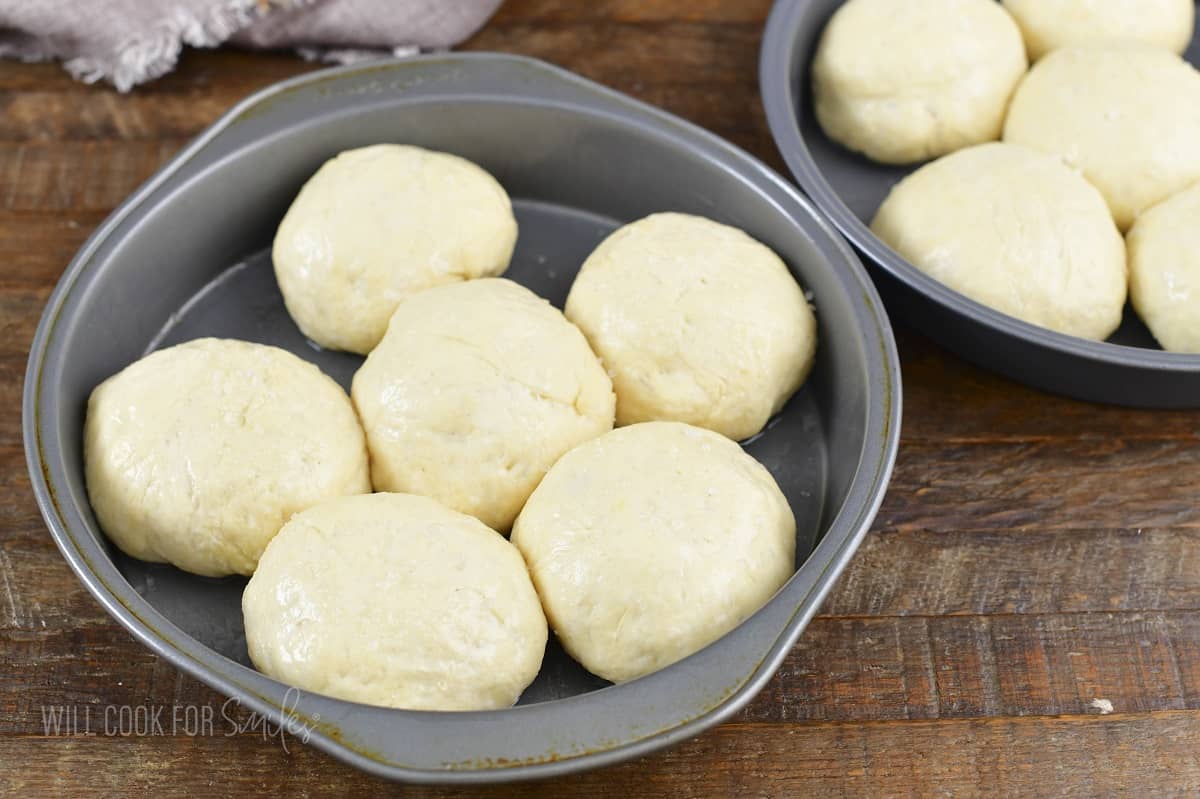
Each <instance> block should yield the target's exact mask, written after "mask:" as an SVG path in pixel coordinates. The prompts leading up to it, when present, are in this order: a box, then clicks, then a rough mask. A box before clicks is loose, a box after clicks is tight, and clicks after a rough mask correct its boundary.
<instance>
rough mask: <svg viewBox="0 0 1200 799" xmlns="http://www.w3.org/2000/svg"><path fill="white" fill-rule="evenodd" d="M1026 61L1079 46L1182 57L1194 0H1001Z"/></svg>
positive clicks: (1194, 8) (1190, 32) (1189, 29)
mask: <svg viewBox="0 0 1200 799" xmlns="http://www.w3.org/2000/svg"><path fill="white" fill-rule="evenodd" d="M1003 1H1004V7H1005V8H1006V9H1008V11H1009V13H1010V14H1012V15H1013V18H1014V19H1016V21H1017V25H1019V26H1020V28H1021V33H1022V34H1023V35H1024V37H1025V49H1027V50H1028V51H1029V57H1030V58H1031V59H1033V60H1037V59H1039V58H1041V57H1042V56H1044V55H1045V54H1046V53H1048V52H1050V51H1051V50H1057V49H1058V48H1060V47H1072V46H1075V45H1081V44H1105V43H1108V44H1111V43H1115V42H1125V43H1139V42H1140V43H1143V44H1148V45H1152V46H1154V47H1161V48H1163V49H1164V50H1170V51H1171V52H1174V53H1183V51H1184V50H1186V49H1187V46H1188V43H1189V42H1190V41H1191V40H1192V28H1193V26H1194V25H1195V16H1196V7H1195V5H1194V3H1195V0H1003Z"/></svg>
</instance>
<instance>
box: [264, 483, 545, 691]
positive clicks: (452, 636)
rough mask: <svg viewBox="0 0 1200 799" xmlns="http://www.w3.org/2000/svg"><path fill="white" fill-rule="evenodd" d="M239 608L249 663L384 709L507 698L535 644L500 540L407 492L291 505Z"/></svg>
mask: <svg viewBox="0 0 1200 799" xmlns="http://www.w3.org/2000/svg"><path fill="white" fill-rule="evenodd" d="M242 612H243V616H244V617H245V622H246V644H247V647H248V648H249V651H250V659H251V660H253V661H254V665H255V666H257V667H258V668H259V670H261V671H262V672H263V673H265V674H267V675H269V676H271V677H274V678H276V679H278V680H280V681H282V682H285V683H287V684H288V685H293V686H296V687H297V688H300V689H301V690H305V691H313V692H316V693H320V694H326V695H328V696H333V697H337V698H339V699H347V700H350V701H353V702H365V703H367V704H372V705H383V706H385V707H399V708H409V709H413V710H490V709H494V708H501V707H508V706H509V705H511V704H513V703H514V702H516V701H517V698H518V697H519V696H520V695H521V692H522V691H523V690H525V687H526V686H527V685H529V683H530V682H532V681H533V678H534V677H535V676H537V673H538V669H539V668H540V667H541V663H542V655H543V653H544V652H545V649H546V637H547V631H546V618H545V616H544V615H543V614H542V609H541V607H540V606H539V605H538V599H537V595H536V594H535V593H534V590H533V586H532V585H531V584H530V581H529V575H528V573H527V572H526V571H525V564H524V563H522V561H521V556H520V554H518V552H517V550H516V549H515V548H513V546H512V544H510V543H508V542H507V541H505V540H504V538H503V536H501V535H499V534H498V533H496V532H495V531H493V530H489V529H488V528H487V527H485V526H484V525H483V524H481V523H480V522H479V521H477V520H475V519H473V518H471V517H470V516H466V515H464V514H461V513H455V512H454V511H451V510H448V509H446V508H444V507H442V506H441V505H439V504H438V503H436V502H434V501H433V500H431V499H427V498H425V497H416V496H411V495H407V494H369V495H366V496H358V497H347V498H344V499H337V500H333V501H330V502H326V503H323V504H321V505H318V506H316V507H314V508H312V509H310V510H308V511H305V512H304V513H299V514H297V515H296V516H295V517H293V518H292V520H291V521H290V522H288V524H287V525H286V526H285V527H284V528H283V530H281V531H280V532H279V535H278V536H276V537H275V540H273V541H272V542H271V544H270V546H268V547H267V551H266V552H265V553H264V554H263V557H262V562H261V563H260V565H259V568H258V571H257V572H255V573H254V576H253V577H252V578H250V583H249V584H248V585H247V586H246V591H245V593H244V594H243V595H242Z"/></svg>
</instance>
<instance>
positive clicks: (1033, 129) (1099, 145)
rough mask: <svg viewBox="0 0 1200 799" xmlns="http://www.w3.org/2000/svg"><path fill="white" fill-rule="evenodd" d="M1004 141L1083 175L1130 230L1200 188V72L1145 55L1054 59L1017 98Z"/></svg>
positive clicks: (1104, 51) (1089, 51) (1116, 50)
mask: <svg viewBox="0 0 1200 799" xmlns="http://www.w3.org/2000/svg"><path fill="white" fill-rule="evenodd" d="M1004 140H1005V141H1008V142H1013V143H1014V144H1024V145H1027V146H1029V147H1034V148H1036V149H1039V150H1043V151H1045V152H1048V153H1053V154H1055V155H1057V156H1059V157H1061V158H1062V159H1063V160H1064V161H1066V163H1067V164H1068V165H1070V166H1073V167H1075V168H1077V169H1079V170H1080V171H1082V172H1083V174H1084V177H1086V178H1087V179H1088V180H1089V181H1091V182H1092V183H1093V184H1094V185H1095V186H1096V187H1097V188H1098V189H1100V192H1101V193H1102V194H1103V195H1104V198H1105V199H1106V200H1107V201H1108V205H1109V208H1110V209H1111V210H1112V214H1113V217H1114V218H1115V219H1116V220H1117V226H1118V227H1119V228H1121V230H1123V231H1124V230H1128V229H1129V226H1130V225H1132V224H1133V220H1134V219H1135V218H1136V217H1137V215H1138V214H1139V213H1141V212H1142V211H1143V210H1145V209H1146V208H1149V207H1150V206H1151V205H1154V204H1155V203H1157V202H1159V201H1161V200H1164V199H1166V198H1167V197H1168V196H1170V195H1172V194H1174V193H1175V192H1177V191H1180V190H1181V189H1183V188H1185V187H1186V186H1189V185H1191V184H1192V183H1193V182H1195V181H1196V180H1200V72H1197V71H1196V70H1195V69H1193V68H1192V67H1191V65H1189V64H1187V63H1186V62H1185V61H1183V60H1182V59H1181V58H1179V56H1177V55H1174V54H1173V53H1169V52H1167V51H1165V50H1156V49H1153V48H1149V47H1145V46H1137V45H1113V46H1109V47H1069V48H1064V49H1061V50H1055V51H1054V52H1052V53H1050V54H1049V55H1048V56H1046V57H1045V58H1043V59H1042V60H1041V61H1039V62H1038V63H1037V64H1036V65H1035V66H1034V68H1033V69H1031V70H1030V71H1029V75H1028V77H1026V78H1025V80H1024V81H1022V83H1021V85H1020V86H1019V87H1018V88H1017V92H1016V95H1015V96H1014V97H1013V101H1012V107H1011V109H1010V110H1009V115H1008V121H1007V122H1006V123H1005V127H1004Z"/></svg>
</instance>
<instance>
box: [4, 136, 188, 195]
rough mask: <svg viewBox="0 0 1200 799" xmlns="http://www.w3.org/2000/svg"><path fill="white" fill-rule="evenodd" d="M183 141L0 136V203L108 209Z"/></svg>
mask: <svg viewBox="0 0 1200 799" xmlns="http://www.w3.org/2000/svg"><path fill="white" fill-rule="evenodd" d="M184 143H185V141H184V140H182V139H165V138H164V139H158V140H148V141H136V142H125V141H103V140H102V141H67V142H64V141H53V142H45V141H33V142H0V208H2V209H5V210H9V211H72V212H92V211H110V210H112V209H113V208H114V207H116V206H117V205H118V204H119V203H120V202H121V201H122V200H124V199H125V197H126V196H128V195H129V194H130V193H131V192H133V190H134V189H136V188H137V187H138V186H139V185H141V183H142V182H143V181H145V180H146V178H148V177H150V175H152V174H154V172H155V170H157V169H158V168H159V167H160V166H162V165H163V164H165V163H166V162H167V161H168V160H169V159H170V158H171V156H173V155H174V154H175V153H176V152H178V151H179V149H180V148H182V147H183V145H184Z"/></svg>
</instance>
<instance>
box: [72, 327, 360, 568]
mask: <svg viewBox="0 0 1200 799" xmlns="http://www.w3.org/2000/svg"><path fill="white" fill-rule="evenodd" d="M84 460H85V465H86V470H87V485H88V494H89V495H90V497H91V501H92V508H93V510H95V512H96V518H97V519H98V520H99V522H100V526H101V527H103V528H104V532H105V533H107V534H108V537H109V538H111V539H112V541H113V542H114V543H115V544H116V545H117V546H118V547H120V548H121V550H122V551H124V552H125V553H127V554H129V555H132V556H133V557H135V558H140V559H141V560H148V561H155V562H166V563H173V564H174V565H176V566H178V567H179V568H181V569H184V570H186V571H189V572H194V573H196V574H203V575H208V576H212V577H218V576H221V575H227V574H251V573H253V572H254V567H255V566H256V565H257V564H258V558H259V556H260V555H261V554H262V551H263V548H264V547H266V545H267V542H268V541H270V540H271V538H272V537H273V536H274V535H275V534H276V533H277V532H279V528H280V527H282V526H283V524H284V522H286V521H287V520H288V519H289V518H290V517H291V515H292V514H293V513H296V512H297V511H302V510H304V509H305V508H308V507H311V506H313V505H315V504H317V503H318V502H322V501H324V500H327V499H332V498H333V497H340V496H343V495H345V494H361V493H363V492H366V491H370V490H371V484H370V481H369V480H368V472H367V450H366V446H365V445H364V442H363V432H362V428H360V427H359V424H358V419H357V418H355V416H354V408H353V407H352V406H351V405H350V398H349V397H347V396H346V392H344V391H342V389H341V387H340V386H338V384H337V383H335V382H333V380H331V379H330V378H328V377H326V376H325V375H324V374H322V373H321V371H320V370H319V369H317V367H315V366H313V365H312V364H310V363H308V362H306V361H302V360H300V359H299V358H297V357H296V356H295V355H292V354H291V353H288V352H285V351H283V350H281V349H278V348H276V347H267V346H264V345H262V344H250V343H248V342H245V341H233V340H229V339H214V338H205V339H198V340H196V341H190V342H188V343H186V344H180V345H178V346H176V347H170V348H168V349H164V350H159V351H157V352H153V353H151V354H150V355H147V356H146V357H145V358H142V359H141V360H140V361H137V362H136V363H133V364H132V365H130V366H128V367H126V368H125V369H124V370H122V371H121V372H118V373H117V374H116V375H114V376H113V377H110V378H109V379H108V380H106V381H104V382H103V383H101V384H100V385H99V386H97V387H96V390H95V391H93V392H92V396H91V399H90V400H89V401H88V410H87V424H86V427H85V431H84Z"/></svg>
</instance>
